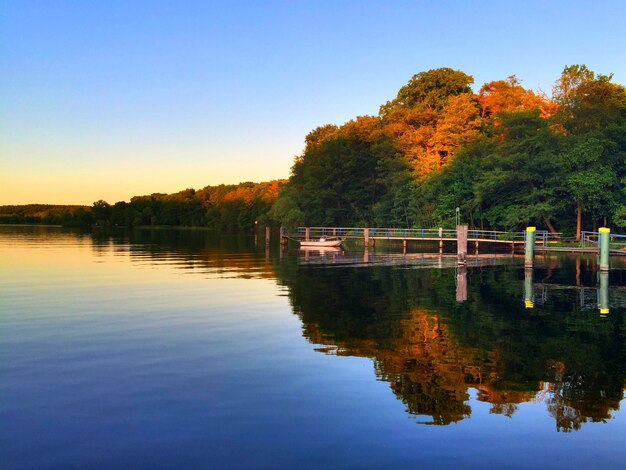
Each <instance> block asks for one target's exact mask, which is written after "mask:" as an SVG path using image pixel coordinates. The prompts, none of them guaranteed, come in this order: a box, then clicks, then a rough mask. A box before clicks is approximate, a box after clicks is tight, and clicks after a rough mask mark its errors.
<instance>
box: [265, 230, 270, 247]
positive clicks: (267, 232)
mask: <svg viewBox="0 0 626 470" xmlns="http://www.w3.org/2000/svg"><path fill="white" fill-rule="evenodd" d="M270 233H271V231H270V228H269V227H265V246H268V245H269V244H270Z"/></svg>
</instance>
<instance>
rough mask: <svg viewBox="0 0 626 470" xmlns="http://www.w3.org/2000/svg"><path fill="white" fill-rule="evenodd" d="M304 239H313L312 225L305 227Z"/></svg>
mask: <svg viewBox="0 0 626 470" xmlns="http://www.w3.org/2000/svg"><path fill="white" fill-rule="evenodd" d="M304 239H305V240H306V241H307V242H308V241H309V240H310V239H311V227H307V228H305V229H304Z"/></svg>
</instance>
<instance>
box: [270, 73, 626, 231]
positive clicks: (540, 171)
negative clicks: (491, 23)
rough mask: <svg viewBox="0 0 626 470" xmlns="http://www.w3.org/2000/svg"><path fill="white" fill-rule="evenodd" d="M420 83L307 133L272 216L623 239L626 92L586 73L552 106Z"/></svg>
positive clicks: (442, 81)
mask: <svg viewBox="0 0 626 470" xmlns="http://www.w3.org/2000/svg"><path fill="white" fill-rule="evenodd" d="M472 84H473V78H472V76H470V75H468V74H466V73H464V72H461V71H458V70H452V69H449V68H441V69H435V70H429V71H426V72H421V73H418V74H416V75H415V76H413V77H412V78H411V80H410V81H409V82H408V83H407V84H406V85H405V86H403V87H402V88H401V89H400V90H399V91H398V94H397V96H396V98H394V99H393V100H390V101H388V102H387V103H385V104H383V105H382V106H381V107H380V110H379V114H378V115H376V116H359V117H357V118H355V119H353V120H351V121H349V122H347V123H345V124H343V125H341V126H337V125H332V124H327V125H323V126H320V127H318V128H316V129H314V130H313V131H311V132H310V133H309V134H308V135H307V136H306V139H305V148H304V151H303V153H302V154H301V155H300V156H298V157H296V158H295V161H294V164H293V167H292V170H291V176H290V178H289V181H288V182H287V184H285V186H284V187H283V188H282V190H281V192H280V195H279V198H278V200H277V201H276V203H275V204H274V206H273V207H272V210H271V212H270V215H271V217H273V218H274V219H276V220H278V221H280V222H281V223H282V224H283V225H290V226H293V225H326V226H370V227H373V226H393V227H430V226H444V227H446V226H451V225H453V224H454V223H455V212H456V208H457V207H458V208H460V211H461V215H462V219H463V222H466V223H468V224H469V225H470V226H472V227H478V228H483V229H487V228H490V229H520V228H522V227H524V226H527V225H538V226H541V227H547V228H549V229H550V230H552V231H554V232H556V231H560V232H564V233H567V234H574V233H577V234H578V233H579V232H580V230H581V229H594V228H597V227H598V226H602V225H612V226H616V227H620V228H624V227H626V192H625V186H626V184H625V183H626V164H625V163H626V89H625V88H624V86H622V85H619V84H616V83H613V82H612V76H611V75H603V74H596V73H595V72H593V71H591V70H589V69H588V68H587V67H586V66H584V65H573V66H568V67H565V69H564V70H563V73H562V75H561V77H559V78H558V80H557V81H556V83H555V85H554V88H553V90H552V96H551V97H548V96H547V95H546V94H545V93H541V92H534V91H532V90H528V89H525V88H524V87H523V86H522V85H521V83H520V81H519V80H518V79H517V78H516V77H515V76H511V77H509V78H507V79H506V80H497V81H492V82H489V83H486V84H484V85H483V86H482V87H481V88H480V90H479V91H478V93H474V92H473V91H472V89H471V88H470V85H472Z"/></svg>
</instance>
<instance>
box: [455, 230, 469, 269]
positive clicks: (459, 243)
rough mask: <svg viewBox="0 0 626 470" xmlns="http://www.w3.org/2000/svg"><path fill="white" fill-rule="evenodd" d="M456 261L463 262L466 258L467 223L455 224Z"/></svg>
mask: <svg viewBox="0 0 626 470" xmlns="http://www.w3.org/2000/svg"><path fill="white" fill-rule="evenodd" d="M456 253H457V263H458V264H465V262H466V259H467V225H457V226H456Z"/></svg>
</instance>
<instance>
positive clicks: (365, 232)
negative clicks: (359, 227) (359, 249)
mask: <svg viewBox="0 0 626 470" xmlns="http://www.w3.org/2000/svg"><path fill="white" fill-rule="evenodd" d="M363 240H364V242H363V243H364V244H365V249H366V250H367V249H368V248H369V246H370V229H368V228H364V229H363Z"/></svg>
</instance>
